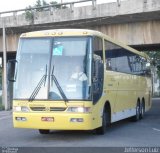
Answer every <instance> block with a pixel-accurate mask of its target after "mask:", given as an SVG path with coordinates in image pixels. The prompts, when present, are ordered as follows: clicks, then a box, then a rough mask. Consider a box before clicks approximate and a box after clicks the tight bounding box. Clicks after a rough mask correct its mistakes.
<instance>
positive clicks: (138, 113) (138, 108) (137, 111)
mask: <svg viewBox="0 0 160 153" xmlns="http://www.w3.org/2000/svg"><path fill="white" fill-rule="evenodd" d="M139 111H140V107H139V104H137V107H136V117H137V120H138V119H139V116H140V112H139Z"/></svg>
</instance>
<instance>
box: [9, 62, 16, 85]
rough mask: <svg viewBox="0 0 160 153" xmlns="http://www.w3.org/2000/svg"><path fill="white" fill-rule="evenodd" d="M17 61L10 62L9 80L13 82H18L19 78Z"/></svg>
mask: <svg viewBox="0 0 160 153" xmlns="http://www.w3.org/2000/svg"><path fill="white" fill-rule="evenodd" d="M17 63H18V62H17V60H9V61H8V76H7V77H8V80H9V81H11V82H15V81H16V77H17Z"/></svg>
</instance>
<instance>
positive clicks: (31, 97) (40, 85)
mask: <svg viewBox="0 0 160 153" xmlns="http://www.w3.org/2000/svg"><path fill="white" fill-rule="evenodd" d="M46 79H47V64H46V72H45V75H43V76H42V78H41V79H40V81H39V82H38V84H37V86H36V87H35V89H34V90H33V92H32V94H31V96H30V97H29V101H33V100H34V99H35V97H36V96H37V94H38V92H39V91H40V89H41V87H42V85H43V84H44V86H45V84H46Z"/></svg>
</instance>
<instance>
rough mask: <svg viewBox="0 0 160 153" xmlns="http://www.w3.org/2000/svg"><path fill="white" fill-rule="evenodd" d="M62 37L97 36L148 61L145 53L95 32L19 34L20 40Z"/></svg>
mask: <svg viewBox="0 0 160 153" xmlns="http://www.w3.org/2000/svg"><path fill="white" fill-rule="evenodd" d="M60 36H61V37H63V36H98V37H102V38H104V39H106V40H108V41H110V42H112V43H115V44H117V45H119V46H121V47H123V48H125V49H127V50H130V51H131V52H134V53H136V54H139V55H141V56H143V57H144V58H147V59H149V56H148V55H147V54H145V53H142V52H139V51H137V50H135V49H133V48H131V47H129V46H127V45H125V44H123V43H121V42H119V41H117V40H114V39H112V38H111V37H109V36H107V35H105V34H103V33H101V32H99V31H95V30H88V29H51V30H41V31H33V32H27V33H23V34H21V36H20V38H34V37H60Z"/></svg>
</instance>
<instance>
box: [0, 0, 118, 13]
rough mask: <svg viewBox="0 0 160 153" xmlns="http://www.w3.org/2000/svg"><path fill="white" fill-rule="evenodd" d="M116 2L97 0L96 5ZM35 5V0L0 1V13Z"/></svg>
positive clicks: (69, 0) (47, 0)
mask: <svg viewBox="0 0 160 153" xmlns="http://www.w3.org/2000/svg"><path fill="white" fill-rule="evenodd" d="M45 1H46V2H51V1H52V0H45ZM53 1H57V2H58V3H60V2H61V1H62V2H64V3H65V2H72V1H80V0H53ZM115 1H117V0H97V3H106V2H115ZM35 3H36V0H0V12H3V11H10V10H17V9H24V8H26V7H27V6H29V5H31V6H33V5H34V4H35Z"/></svg>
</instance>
